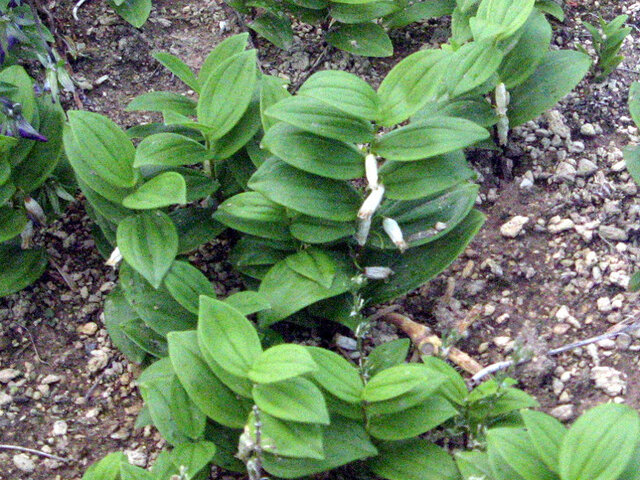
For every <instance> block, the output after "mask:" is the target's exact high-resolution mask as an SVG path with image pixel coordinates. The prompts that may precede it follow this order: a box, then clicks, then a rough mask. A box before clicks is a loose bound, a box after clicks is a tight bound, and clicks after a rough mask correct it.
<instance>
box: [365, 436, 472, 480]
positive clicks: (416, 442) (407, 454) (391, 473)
mask: <svg viewBox="0 0 640 480" xmlns="http://www.w3.org/2000/svg"><path fill="white" fill-rule="evenodd" d="M379 449H380V450H379V452H380V453H379V454H378V455H377V456H375V457H374V458H372V459H370V460H369V461H368V462H367V465H368V466H369V467H370V468H371V470H372V471H373V473H375V474H376V475H379V476H380V477H383V478H387V479H389V480H408V479H411V480H459V478H460V475H459V473H458V469H457V468H456V464H455V463H454V461H453V459H452V458H451V456H450V455H449V453H448V452H447V451H446V450H444V449H442V448H440V447H438V446H437V445H434V444H433V443H431V442H427V441H426V440H423V439H420V438H415V439H411V440H408V441H405V442H389V443H383V444H381V445H380V447H379Z"/></svg>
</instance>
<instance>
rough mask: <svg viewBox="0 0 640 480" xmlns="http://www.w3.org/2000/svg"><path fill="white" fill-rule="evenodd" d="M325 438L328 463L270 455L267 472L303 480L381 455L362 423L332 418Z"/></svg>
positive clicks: (266, 463)
mask: <svg viewBox="0 0 640 480" xmlns="http://www.w3.org/2000/svg"><path fill="white" fill-rule="evenodd" d="M323 436H324V441H323V445H324V460H314V459H299V458H287V457H280V456H276V455H272V454H269V453H267V454H265V456H264V458H263V466H264V468H265V470H266V471H267V472H269V473H270V474H272V475H274V476H277V477H279V478H299V477H303V476H307V475H313V474H316V473H320V472H326V471H330V470H333V469H334V468H336V467H339V466H341V465H346V464H348V463H351V462H354V461H356V460H361V459H363V458H367V457H371V456H373V455H376V454H377V453H378V452H377V450H376V448H375V446H374V445H373V444H372V443H371V441H370V440H369V436H368V435H367V433H366V432H365V430H364V428H363V427H362V423H361V422H354V421H353V420H348V419H346V418H342V417H335V418H332V419H331V425H329V426H327V427H325V428H324V429H323Z"/></svg>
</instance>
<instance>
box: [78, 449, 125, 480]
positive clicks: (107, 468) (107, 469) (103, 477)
mask: <svg viewBox="0 0 640 480" xmlns="http://www.w3.org/2000/svg"><path fill="white" fill-rule="evenodd" d="M121 463H127V457H126V455H125V454H124V453H122V452H114V453H110V454H109V455H107V456H106V457H104V458H103V459H102V460H100V461H98V462H96V463H94V464H93V465H91V466H90V467H89V468H88V469H87V470H86V471H85V472H84V475H83V476H82V480H118V478H119V477H120V464H121Z"/></svg>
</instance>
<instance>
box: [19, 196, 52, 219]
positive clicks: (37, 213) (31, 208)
mask: <svg viewBox="0 0 640 480" xmlns="http://www.w3.org/2000/svg"><path fill="white" fill-rule="evenodd" d="M24 208H25V209H26V210H27V214H28V215H29V218H31V220H33V221H35V222H37V223H39V224H40V225H46V224H47V216H46V215H45V214H44V211H43V210H42V207H41V206H40V204H39V203H38V202H36V201H35V200H34V199H33V198H31V197H24Z"/></svg>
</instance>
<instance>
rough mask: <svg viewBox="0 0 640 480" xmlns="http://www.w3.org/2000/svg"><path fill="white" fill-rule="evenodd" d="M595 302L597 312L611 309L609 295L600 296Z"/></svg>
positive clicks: (607, 311)
mask: <svg viewBox="0 0 640 480" xmlns="http://www.w3.org/2000/svg"><path fill="white" fill-rule="evenodd" d="M596 303H597V305H598V311H599V312H602V313H609V312H610V311H611V310H612V309H613V307H612V306H611V299H610V298H609V297H600V298H599V299H598V301H597V302H596Z"/></svg>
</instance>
